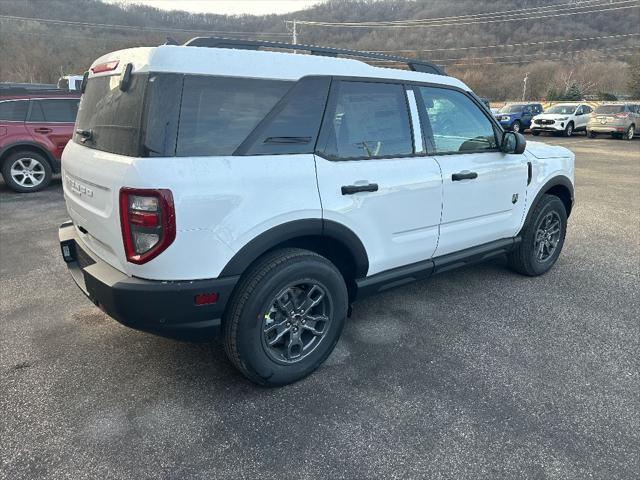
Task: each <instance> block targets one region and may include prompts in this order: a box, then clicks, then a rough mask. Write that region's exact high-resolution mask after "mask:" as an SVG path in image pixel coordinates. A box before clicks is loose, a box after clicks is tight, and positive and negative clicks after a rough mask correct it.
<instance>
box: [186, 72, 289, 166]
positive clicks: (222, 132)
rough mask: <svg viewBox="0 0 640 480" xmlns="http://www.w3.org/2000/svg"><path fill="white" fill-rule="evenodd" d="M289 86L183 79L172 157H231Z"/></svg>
mask: <svg viewBox="0 0 640 480" xmlns="http://www.w3.org/2000/svg"><path fill="white" fill-rule="evenodd" d="M292 85H293V82H288V81H281V80H257V79H247V78H224V77H206V76H187V77H185V79H184V87H183V92H182V105H181V109H180V127H179V130H178V142H177V147H176V155H177V156H181V157H188V156H199V155H207V156H208V155H232V154H233V152H235V150H236V149H237V148H238V147H239V146H240V144H241V143H242V142H243V141H244V139H245V138H247V136H248V135H249V134H250V133H251V132H252V131H253V129H254V128H255V127H256V126H257V125H258V123H260V121H261V120H262V119H263V118H264V117H265V115H267V114H268V113H269V111H271V109H272V108H273V107H274V106H275V105H276V103H278V101H279V100H280V99H281V98H282V97H283V96H284V95H285V94H286V93H287V91H288V90H289V89H290V88H291V86H292Z"/></svg>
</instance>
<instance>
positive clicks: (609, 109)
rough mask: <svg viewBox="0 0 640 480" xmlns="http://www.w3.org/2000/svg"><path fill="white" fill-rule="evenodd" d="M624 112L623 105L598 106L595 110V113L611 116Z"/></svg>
mask: <svg viewBox="0 0 640 480" xmlns="http://www.w3.org/2000/svg"><path fill="white" fill-rule="evenodd" d="M621 112H624V105H600V106H599V107H598V108H596V113H604V114H608V115H610V114H613V113H621Z"/></svg>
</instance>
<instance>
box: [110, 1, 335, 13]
mask: <svg viewBox="0 0 640 480" xmlns="http://www.w3.org/2000/svg"><path fill="white" fill-rule="evenodd" d="M103 1H105V2H107V3H141V4H144V5H149V6H151V7H156V8H161V9H163V10H186V11H187V12H193V13H218V14H220V15H239V14H243V13H248V14H252V15H264V14H268V13H277V14H281V13H289V12H295V11H296V10H302V9H304V8H307V7H310V6H312V5H315V4H317V3H321V2H322V1H324V0H103Z"/></svg>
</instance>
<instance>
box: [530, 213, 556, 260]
mask: <svg viewBox="0 0 640 480" xmlns="http://www.w3.org/2000/svg"><path fill="white" fill-rule="evenodd" d="M561 227H562V220H561V219H560V215H558V213H557V212H549V213H547V214H546V215H545V216H544V217H542V220H541V221H540V223H539V225H538V229H537V230H536V237H535V242H534V248H533V251H534V255H535V257H536V260H537V261H538V262H541V263H542V262H546V261H547V260H549V259H550V258H551V257H552V256H553V254H554V253H555V252H556V249H557V248H558V243H560V235H561V230H562V228H561Z"/></svg>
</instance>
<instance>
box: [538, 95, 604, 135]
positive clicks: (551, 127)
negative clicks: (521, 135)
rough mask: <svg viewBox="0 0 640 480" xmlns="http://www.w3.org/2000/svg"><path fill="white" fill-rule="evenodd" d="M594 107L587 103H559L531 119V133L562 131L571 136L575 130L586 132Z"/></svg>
mask: <svg viewBox="0 0 640 480" xmlns="http://www.w3.org/2000/svg"><path fill="white" fill-rule="evenodd" d="M591 112H593V109H592V108H591V107H590V106H589V105H587V104H586V103H559V104H557V105H553V106H552V107H549V108H548V109H547V110H546V111H545V112H544V113H541V114H540V115H536V116H535V117H533V119H532V120H531V133H532V134H533V135H540V133H542V132H552V133H561V134H563V135H564V136H565V137H570V136H571V135H573V133H574V132H579V131H582V132H586V131H587V123H589V118H590V115H591Z"/></svg>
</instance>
